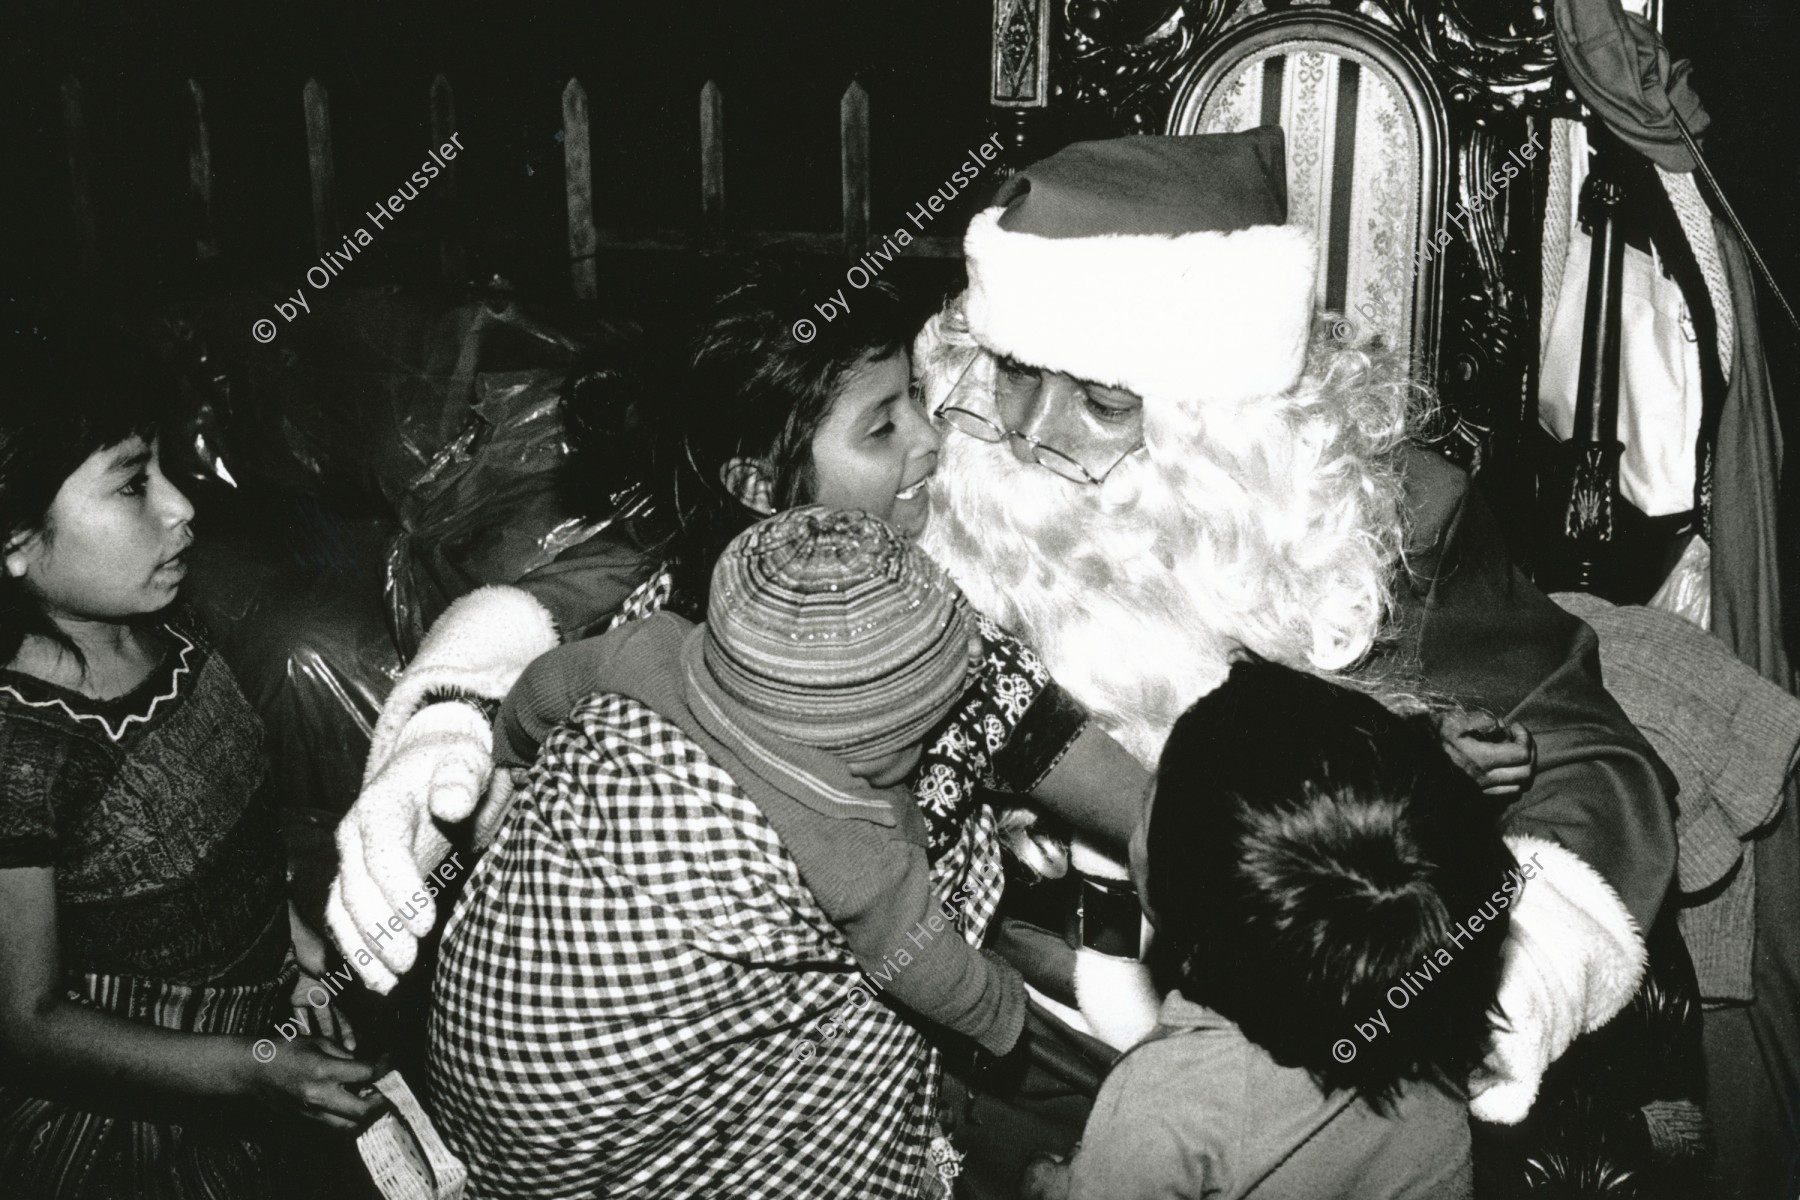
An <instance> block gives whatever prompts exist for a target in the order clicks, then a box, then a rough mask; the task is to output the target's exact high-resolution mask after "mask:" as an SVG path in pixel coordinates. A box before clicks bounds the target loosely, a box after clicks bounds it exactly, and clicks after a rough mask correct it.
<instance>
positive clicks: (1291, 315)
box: [963, 207, 1317, 402]
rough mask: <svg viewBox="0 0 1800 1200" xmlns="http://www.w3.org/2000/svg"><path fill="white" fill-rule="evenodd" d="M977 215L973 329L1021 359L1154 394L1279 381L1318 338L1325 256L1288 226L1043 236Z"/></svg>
mask: <svg viewBox="0 0 1800 1200" xmlns="http://www.w3.org/2000/svg"><path fill="white" fill-rule="evenodd" d="M1005 211H1006V210H1005V209H1003V208H998V207H996V208H990V209H988V210H987V211H985V212H982V213H980V214H978V215H977V216H976V217H975V219H974V220H973V221H971V222H970V223H969V232H968V236H967V237H966V238H965V239H964V243H963V246H964V251H965V254H966V257H967V260H968V269H969V300H968V317H969V328H970V330H971V332H973V333H974V335H975V337H976V339H977V340H978V341H980V342H981V343H982V345H983V346H985V347H986V348H987V349H989V350H992V351H994V352H996V353H999V354H1005V355H1009V356H1011V357H1013V358H1016V359H1018V360H1019V361H1020V362H1022V363H1027V364H1029V365H1031V366H1035V367H1044V368H1047V369H1049V370H1053V371H1061V372H1064V373H1065V374H1069V375H1073V376H1075V377H1076V378H1077V379H1085V380H1089V381H1091V382H1094V383H1101V384H1106V385H1108V386H1111V387H1121V388H1126V389H1129V390H1131V391H1134V392H1136V393H1138V394H1139V395H1141V396H1143V397H1144V398H1145V399H1146V400H1152V399H1166V400H1171V401H1176V402H1182V401H1193V400H1238V399H1246V398H1249V397H1253V396H1267V395H1273V394H1275V393H1278V392H1282V391H1285V390H1286V389H1287V388H1288V387H1290V386H1292V384H1293V383H1294V381H1295V380H1296V379H1298V378H1299V377H1300V372H1301V368H1302V367H1303V366H1304V365H1305V359H1306V347H1307V342H1308V341H1309V338H1310V332H1311V328H1312V313H1313V293H1314V287H1315V279H1316V269H1317V267H1316V264H1317V255H1316V253H1315V251H1314V249H1313V241H1312V237H1311V235H1309V234H1308V233H1307V232H1306V231H1305V230H1303V229H1301V228H1299V227H1297V226H1293V225H1257V226H1252V227H1251V228H1248V229H1239V230H1235V231H1232V232H1216V231H1202V232H1195V233H1184V234H1177V235H1173V236H1158V235H1150V234H1112V235H1107V236H1102V237H1071V238H1052V237H1042V236H1040V235H1038V234H1034V233H1017V232H1013V231H1010V230H1006V229H1002V228H1001V227H1000V217H1001V215H1002V214H1003V213H1004V212H1005Z"/></svg>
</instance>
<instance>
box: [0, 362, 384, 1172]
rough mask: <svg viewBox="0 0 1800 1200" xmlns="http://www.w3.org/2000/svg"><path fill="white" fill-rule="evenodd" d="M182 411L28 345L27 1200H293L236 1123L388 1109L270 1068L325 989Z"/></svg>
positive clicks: (5, 410)
mask: <svg viewBox="0 0 1800 1200" xmlns="http://www.w3.org/2000/svg"><path fill="white" fill-rule="evenodd" d="M167 391H168V381H167V380H166V378H165V377H164V376H163V374H162V372H161V369H160V366H159V365H158V364H157V362H156V360H155V359H154V358H152V357H150V356H149V355H148V354H146V353H144V352H142V351H139V350H136V349H135V348H134V347H132V346H130V345H128V344H125V343H122V342H118V341H116V340H115V339H112V338H109V337H105V336H102V335H99V334H94V333H86V334H83V335H82V336H81V337H79V338H77V337H75V336H73V335H72V334H69V333H65V332H60V331H55V332H50V331H40V330H39V329H38V328H34V327H24V328H14V329H10V330H0V553H3V566H4V573H3V574H0V664H3V665H0V1195H5V1196H7V1197H51V1196H54V1197H106V1198H111V1197H123V1196H134V1197H163V1196H168V1197H184V1198H185V1197H213V1196H218V1197H227V1196H229V1197H243V1196H252V1197H259V1196H273V1195H282V1194H287V1189H285V1188H284V1187H282V1186H280V1185H279V1183H278V1180H279V1179H280V1174H279V1168H278V1167H277V1166H276V1164H275V1162H274V1160H273V1158H272V1153H273V1151H272V1144H273V1143H272V1142H271V1140H270V1134H271V1130H269V1129H268V1128H266V1127H265V1126H263V1125H258V1124H252V1123H250V1122H247V1121H245V1119H244V1116H243V1114H242V1112H241V1111H239V1110H240V1109H241V1107H242V1106H241V1105H240V1106H238V1107H237V1108H235V1109H234V1108H233V1107H232V1106H230V1105H229V1104H227V1103H222V1102H228V1101H235V1100H255V1101H261V1102H265V1103H266V1104H267V1105H270V1106H273V1107H276V1108H281V1109H286V1110H288V1111H290V1112H295V1113H298V1114H300V1115H304V1116H308V1117H311V1118H313V1119H314V1120H316V1121H319V1122H322V1123H324V1124H327V1125H331V1126H335V1127H339V1128H349V1127H351V1126H352V1125H353V1124H354V1123H355V1122H357V1121H358V1120H360V1119H361V1118H362V1117H363V1116H365V1115H366V1114H368V1113H369V1112H370V1111H371V1110H372V1109H373V1108H374V1107H375V1104H374V1103H373V1102H371V1101H369V1100H365V1099H362V1098H360V1097H358V1096H356V1095H354V1094H353V1093H352V1092H351V1091H350V1090H349V1089H350V1088H354V1087H361V1086H364V1085H366V1084H368V1083H370V1082H371V1081H372V1080H373V1078H374V1077H375V1075H376V1074H377V1073H378V1072H377V1070H376V1068H375V1067H373V1066H370V1065H367V1064H363V1063H359V1062H356V1061H355V1060H353V1059H352V1058H351V1057H350V1056H349V1053H348V1052H347V1051H346V1050H343V1049H341V1048H339V1047H338V1046H336V1045H334V1044H333V1043H332V1042H330V1041H327V1040H326V1039H324V1038H316V1037H304V1038H298V1039H295V1040H292V1041H289V1042H285V1043H284V1044H283V1045H282V1046H281V1047H280V1048H279V1050H277V1052H276V1053H275V1054H274V1055H273V1056H272V1057H271V1056H270V1055H268V1054H267V1053H266V1052H264V1053H257V1052H255V1048H256V1047H257V1043H258V1039H261V1038H264V1037H266V1036H267V1034H268V1033H269V1032H271V1030H272V1029H273V1028H274V1023H275V1021H276V1019H277V1016H278V1015H280V1016H287V1015H289V1011H288V1010H289V1005H290V1003H291V1000H292V995H293V993H294V991H295V989H296V988H297V987H304V986H305V985H304V983H302V982H300V981H301V980H303V979H304V978H305V977H304V976H301V975H300V973H299V971H300V969H299V967H298V966H297V965H296V963H295V958H294V956H293V954H292V949H291V948H292V946H293V944H294V943H293V937H294V932H295V931H294V928H293V926H292V924H291V912H290V909H289V906H288V904H287V901H286V897H285V895H284V892H285V879H284V856H283V853H282V847H281V843H280V839H279V831H278V829H277V827H276V821H275V814H274V812H273V811H272V810H271V808H270V807H269V806H268V804H267V803H266V801H265V800H264V798H263V797H262V795H261V794H260V785H261V783H262V778H263V774H264V770H265V765H264V762H263V757H262V726H261V723H260V722H259V721H258V720H257V717H256V715H255V713H254V712H253V711H252V710H251V709H250V706H249V705H248V704H247V703H246V702H245V700H244V697H243V695H242V694H241V693H240V692H239V691H238V688H237V685H236V683H235V682H234V681H233V680H232V678H231V675H230V673H229V672H228V670H227V668H226V666H225V664H224V662H223V661H222V660H221V659H219V658H218V657H217V656H216V655H215V654H214V652H213V649H212V646H211V644H210V643H209V641H208V639H207V637H206V636H205V634H204V632H203V631H202V630H201V629H200V628H199V626H198V623H197V622H196V620H195V619H194V617H193V615H192V614H191V613H190V612H188V611H187V610H186V609H185V607H183V606H182V605H180V604H178V603H177V602H176V601H177V593H178V591H179V590H180V586H181V582H182V579H183V577H184V576H185V575H186V573H187V553H188V549H189V547H190V546H191V545H192V543H193V532H192V527H191V520H192V517H193V515H194V510H193V508H192V506H191V505H190V504H189V503H188V501H187V498H186V497H185V496H183V495H182V493H181V492H180V491H179V490H177V489H176V487H175V486H174V485H173V484H171V483H170V482H169V480H168V478H167V477H166V476H164V474H163V472H162V467H161V464H160V462H159V459H158V454H157V449H158V447H157V441H156V436H155V426H154V420H155V415H154V414H155V411H156V408H157V403H156V402H157V401H158V400H160V399H163V398H165V397H166V392H167ZM159 392H162V393H164V394H165V395H159V394H158V393H159ZM314 942H315V944H316V939H314ZM308 949H309V953H308V954H307V955H306V957H307V958H308V959H309V960H313V959H317V961H309V962H308V967H309V969H312V970H318V969H319V968H320V967H321V966H322V956H315V955H313V954H311V953H310V951H311V949H312V947H310V946H309V948H308ZM265 1045H272V1043H265Z"/></svg>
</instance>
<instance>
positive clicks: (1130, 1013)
mask: <svg viewBox="0 0 1800 1200" xmlns="http://www.w3.org/2000/svg"><path fill="white" fill-rule="evenodd" d="M1075 1002H1076V1003H1077V1004H1079V1005H1080V1006H1081V1016H1082V1019H1083V1020H1084V1021H1085V1022H1086V1023H1087V1027H1088V1032H1090V1033H1092V1034H1093V1035H1094V1036H1095V1037H1097V1038H1099V1039H1100V1040H1101V1041H1103V1042H1105V1043H1106V1044H1107V1045H1109V1046H1111V1047H1112V1048H1113V1049H1115V1050H1129V1049H1131V1048H1132V1047H1133V1046H1135V1045H1137V1044H1138V1043H1139V1042H1141V1041H1143V1040H1144V1037H1145V1035H1146V1034H1148V1033H1149V1032H1150V1031H1151V1030H1152V1029H1154V1028H1156V1014H1157V1011H1158V1010H1159V1009H1160V1007H1161V1004H1162V1001H1161V998H1160V997H1158V996H1157V994H1156V986H1155V985H1154V984H1153V983H1151V982H1150V968H1149V967H1146V966H1145V965H1144V964H1143V963H1140V962H1132V961H1131V960H1130V959H1123V958H1114V957H1113V956H1111V955H1110V954H1101V953H1100V952H1099V951H1097V950H1078V951H1076V953H1075Z"/></svg>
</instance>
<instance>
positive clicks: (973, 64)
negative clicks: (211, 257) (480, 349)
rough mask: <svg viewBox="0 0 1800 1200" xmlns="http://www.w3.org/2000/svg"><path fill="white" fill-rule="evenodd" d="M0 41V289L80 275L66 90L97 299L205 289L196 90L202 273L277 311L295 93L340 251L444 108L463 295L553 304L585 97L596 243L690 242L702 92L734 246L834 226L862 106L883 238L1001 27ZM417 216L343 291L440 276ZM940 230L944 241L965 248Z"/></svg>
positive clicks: (523, 15)
mask: <svg viewBox="0 0 1800 1200" xmlns="http://www.w3.org/2000/svg"><path fill="white" fill-rule="evenodd" d="M9 9H10V11H9V12H8V13H7V14H6V15H5V16H3V17H0V139H3V140H0V220H3V221H4V223H5V228H6V229H7V230H8V236H7V237H6V238H5V239H4V246H3V247H0V278H3V279H4V281H5V286H6V288H7V290H8V291H11V292H14V293H15V294H16V293H17V292H18V291H21V290H22V291H27V292H39V291H43V290H60V289H61V288H62V287H64V286H66V285H67V283H68V281H69V280H70V278H71V276H72V274H73V272H74V268H75V266H76V244H75V236H74V230H75V226H74V219H73V216H72V214H71V206H70V201H69V195H70V186H69V171H68V166H67V162H66V149H65V141H64V136H63V129H62V114H61V100H60V93H59V87H60V83H61V81H62V80H63V79H64V78H65V77H66V76H68V75H71V74H73V75H75V76H77V77H79V78H80V80H81V82H82V85H83V88H84V91H85V107H86V112H87V118H88V123H89V129H90V145H91V151H92V158H93V161H94V163H95V172H94V192H95V197H96V201H95V202H96V207H97V210H98V227H99V241H100V257H101V260H102V262H103V264H104V272H103V274H104V276H105V278H106V279H108V280H111V281H116V282H119V283H123V284H126V285H136V286H140V287H141V286H145V285H151V286H170V285H172V286H176V287H182V286H186V285H189V284H192V283H194V282H196V281H197V277H198V272H196V270H195V267H194V262H193V259H194V253H193V240H192V228H193V226H192V221H191V216H190V213H189V210H188V187H187V133H186V130H187V123H186V122H187V117H186V112H187V101H186V90H185V89H186V80H187V79H188V78H190V77H192V78H194V79H196V80H197V81H199V83H200V84H201V85H202V86H203V87H204V88H205V90H206V94H207V103H208V108H209V119H210V123H211V126H212V144H213V162H214V169H215V192H214V197H215V199H214V211H215V214H216V222H217V235H218V238H219V241H220V243H221V247H222V256H221V260H220V263H219V264H218V268H217V270H216V271H214V272H212V273H211V274H212V275H214V276H216V277H217V278H218V279H219V280H220V281H222V282H227V283H243V282H247V281H251V280H267V281H270V282H272V283H273V284H274V285H275V286H278V287H280V286H285V287H286V288H287V290H289V291H292V290H293V289H294V288H296V287H297V286H298V284H299V281H300V277H301V274H302V272H304V270H305V268H306V267H307V266H308V265H311V264H312V263H313V262H314V261H315V255H314V252H313V247H312V232H311V231H312V223H311V215H310V211H311V210H310V191H309V184H308V175H307V156H306V134H305V125H304V120H303V116H302V105H301V92H302V88H303V86H304V84H305V81H306V79H307V78H308V77H309V76H316V77H317V78H318V79H319V80H320V81H321V82H322V83H323V84H324V85H325V86H326V87H327V88H328V89H329V91H330V97H331V108H332V126H333V132H334V141H335V150H336V157H337V164H338V181H337V193H338V200H339V207H340V211H341V215H342V220H343V224H344V226H345V228H346V230H349V229H353V228H354V227H355V226H356V225H358V224H364V225H365V226H366V222H364V221H363V220H362V219H361V218H360V216H359V214H361V213H363V212H364V211H366V210H367V208H369V207H370V206H371V205H372V204H373V203H374V201H375V200H376V199H377V198H379V197H384V196H386V195H388V194H389V193H391V192H392V191H393V188H394V186H395V185H396V184H397V183H399V182H402V181H404V180H405V179H406V177H407V175H408V174H409V173H410V172H411V171H412V170H414V169H415V168H416V167H417V166H418V165H419V162H420V161H421V160H422V159H423V158H424V157H425V148H426V145H427V141H428V133H429V116H428V93H429V89H430V86H431V81H432V78H433V76H434V75H436V74H438V73H440V72H441V73H443V74H444V75H445V76H446V77H447V78H448V80H449V81H450V83H451V85H452V86H453V88H454V89H455V96H456V109H457V117H458V121H457V124H458V126H459V128H460V130H461V133H462V141H463V144H464V146H465V147H466V148H467V150H466V153H465V155H464V156H462V157H461V158H459V160H458V166H459V170H460V177H459V180H458V187H459V188H460V189H461V198H460V199H461V203H460V205H459V206H458V207H459V208H460V210H461V215H462V218H463V221H464V225H465V228H464V233H465V236H466V240H467V242H468V247H469V269H470V275H471V276H472V277H473V278H476V279H483V280H485V279H486V278H487V277H489V276H490V275H492V274H494V273H499V274H501V275H503V276H505V277H506V278H507V279H508V280H510V281H512V282H513V283H514V284H516V285H517V286H518V287H519V288H520V289H521V290H523V291H525V292H527V293H540V294H543V295H545V296H546V297H549V296H556V295H566V294H567V291H568V287H569V284H568V270H567V251H566V236H567V234H566V225H565V220H564V213H565V201H564V194H563V164H562V154H563V150H562V145H561V143H560V140H559V130H560V127H561V125H562V118H561V93H562V89H563V86H564V84H565V83H566V82H567V81H568V80H569V79H570V78H571V77H579V78H580V79H581V80H582V82H583V83H584V84H585V86H586V88H587V90H588V94H589V103H590V112H591V115H592V121H593V128H594V136H593V144H594V178H595V197H596V213H595V223H596V224H597V225H599V226H601V227H603V228H606V227H612V228H627V229H629V228H637V227H643V228H647V229H652V228H654V229H683V228H691V227H696V226H697V225H698V223H699V217H700V202H699V153H700V152H699V133H698V111H699V97H700V90H701V87H702V85H703V84H704V83H705V82H706V81H707V80H709V79H711V80H716V81H717V82H718V84H719V85H720V87H721V89H722V90H723V93H724V101H725V129H726V154H725V174H726V184H725V189H726V201H727V214H728V220H729V222H730V224H732V225H734V226H737V227H740V228H756V229H773V230H784V231H812V232H818V233H831V232H834V231H836V230H837V229H838V228H839V225H840V220H841V218H840V211H841V209H840V206H841V199H840V182H839V164H838V103H839V99H840V97H841V96H842V94H843V92H844V89H845V87H846V86H847V85H848V84H849V83H850V81H851V80H852V79H858V80H860V81H861V82H862V84H863V86H864V87H865V88H866V89H867V90H868V92H869V93H870V97H871V105H870V108H871V158H872V162H873V168H872V176H873V177H872V196H873V209H874V213H873V223H872V228H873V230H875V231H877V233H876V237H877V240H879V235H880V232H883V231H889V230H892V229H893V228H894V227H895V225H896V224H897V223H898V222H899V221H900V220H901V219H902V214H903V213H904V211H905V209H907V208H908V207H910V206H911V205H912V204H914V203H916V202H917V201H918V199H919V198H920V197H922V196H924V195H926V194H929V192H930V191H931V190H932V189H933V188H935V187H937V186H938V185H939V184H941V183H942V182H943V181H944V179H945V178H946V177H947V176H948V175H949V173H950V171H951V170H952V169H953V168H954V167H955V165H956V164H957V163H958V162H959V161H960V160H961V158H962V157H963V153H962V151H963V148H964V147H966V146H969V145H973V144H974V143H975V142H978V141H979V140H981V138H983V137H985V136H986V135H987V133H988V132H989V131H990V128H991V121H990V119H989V116H988V111H987V108H986V95H987V60H986V55H987V36H988V22H989V19H990V18H989V9H988V6H987V5H985V4H982V3H978V2H977V3H970V2H968V0H963V2H960V3H951V2H947V0H913V2H909V3H904V4H902V3H896V2H892V0H890V2H886V3H844V2H843V0H811V2H798V3H796V2H790V3H778V4H777V3H770V4H754V5H750V4H743V3H728V2H724V0H714V2H710V3H707V2H701V3H695V2H676V3H658V4H656V5H647V4H643V5H605V4H596V3H586V4H569V3H547V4H534V5H531V6H529V7H526V6H520V10H519V11H517V12H515V11H512V10H511V6H504V7H503V6H500V5H481V6H479V7H478V6H476V5H473V4H427V3H416V2H413V3H407V2H401V3H391V2H384V3H382V4H380V5H351V4H344V3H330V2H327V3H307V4H304V5H303V4H296V3H273V4H264V3H259V4H255V5H226V4H219V3H172V4H158V5H144V4H138V3H121V2H102V3H93V2H90V3H73V4H61V5H54V6H52V5H44V4H28V5H25V6H9ZM438 191H439V194H438V195H432V194H430V192H431V189H427V195H426V197H425V198H424V201H423V202H422V203H420V204H417V205H413V206H409V207H408V208H407V210H406V212H405V213H404V214H403V215H402V217H401V218H399V219H397V220H396V221H395V222H394V223H393V224H392V225H390V226H389V227H388V228H387V229H386V230H383V231H380V232H377V231H376V230H375V229H374V228H372V227H369V232H370V233H371V235H372V236H373V237H374V238H375V240H376V244H375V245H374V246H372V247H371V248H370V250H369V252H368V254H367V255H366V256H364V257H361V258H359V261H358V263H357V264H356V265H355V266H354V267H352V268H350V272H351V273H352V274H353V275H354V277H355V282H356V284H357V285H358V286H360V285H363V284H367V283H372V282H378V281H379V279H380V277H383V276H391V277H418V276H421V275H422V276H424V277H427V278H429V277H430V275H431V273H432V272H434V271H435V263H436V259H435V253H436V242H435V239H436V236H437V234H438V232H439V231H440V228H441V226H440V222H441V221H442V220H443V219H444V218H445V217H446V215H447V214H446V213H445V212H444V211H443V207H444V206H443V205H441V204H440V203H438V201H440V200H441V199H442V196H441V192H442V189H441V188H439V189H438ZM937 232H943V233H950V232H954V230H952V229H944V230H941V231H937Z"/></svg>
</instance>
